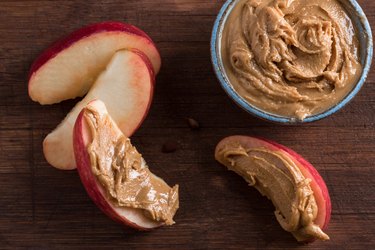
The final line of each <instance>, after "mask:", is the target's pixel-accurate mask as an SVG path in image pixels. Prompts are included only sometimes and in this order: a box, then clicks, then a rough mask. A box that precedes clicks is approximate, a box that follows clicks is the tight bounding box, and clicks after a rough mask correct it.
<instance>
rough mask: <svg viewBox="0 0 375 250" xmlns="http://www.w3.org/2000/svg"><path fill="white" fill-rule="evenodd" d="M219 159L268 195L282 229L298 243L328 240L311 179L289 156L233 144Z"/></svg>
mask: <svg viewBox="0 0 375 250" xmlns="http://www.w3.org/2000/svg"><path fill="white" fill-rule="evenodd" d="M216 159H217V160H218V161H219V162H220V163H222V164H223V165H225V166H226V167H228V168H229V169H230V170H232V171H234V172H236V173H237V174H239V175H240V176H242V177H243V178H244V179H245V180H246V181H247V182H248V183H249V184H250V186H253V187H255V188H256V189H257V190H258V191H259V192H260V193H261V194H262V195H264V196H267V197H268V198H269V199H270V200H271V201H272V203H273V205H274V206H275V208H276V211H275V216H276V218H277V220H278V222H279V223H280V225H281V227H282V228H283V229H284V230H285V231H287V232H290V233H292V234H293V236H294V237H295V238H296V239H297V240H298V241H307V240H310V239H312V238H317V239H321V240H329V237H328V235H327V234H325V233H324V232H323V231H322V229H321V228H320V227H319V226H318V225H316V224H315V223H314V221H315V219H316V217H317V214H318V206H317V203H316V200H315V197H314V192H313V191H312V189H311V187H310V182H311V180H310V179H308V178H305V177H304V175H303V174H302V173H301V170H300V169H299V168H298V166H296V164H295V163H294V162H293V160H292V159H290V157H289V156H288V155H286V154H284V153H282V152H281V151H272V150H269V149H266V148H262V147H260V148H251V149H249V148H245V147H243V146H242V145H240V143H238V144H237V143H233V144H227V145H225V147H223V148H221V149H220V150H219V151H218V152H217V153H216Z"/></svg>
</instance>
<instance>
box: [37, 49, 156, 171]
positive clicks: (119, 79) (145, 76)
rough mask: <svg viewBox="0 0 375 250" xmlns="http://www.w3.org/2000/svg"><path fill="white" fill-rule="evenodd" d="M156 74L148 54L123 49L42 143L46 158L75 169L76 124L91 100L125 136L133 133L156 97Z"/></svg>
mask: <svg viewBox="0 0 375 250" xmlns="http://www.w3.org/2000/svg"><path fill="white" fill-rule="evenodd" d="M154 81H155V76H154V73H153V68H152V66H151V63H150V62H149V60H148V59H147V57H146V56H145V55H144V54H143V53H142V52H140V51H139V50H136V49H132V50H120V51H118V52H116V53H115V54H114V56H113V57H112V59H111V61H110V63H109V64H108V66H107V69H105V70H104V71H103V72H102V74H101V75H100V76H99V77H98V79H97V80H96V82H95V83H94V85H93V86H92V88H91V89H90V91H89V92H88V93H87V95H86V96H85V98H83V100H82V101H80V102H79V103H78V104H77V105H76V106H75V107H74V108H73V109H72V111H71V112H70V113H69V114H68V115H67V117H66V118H65V119H64V120H63V121H62V123H61V124H60V125H59V126H58V127H57V128H56V129H55V130H54V131H53V132H52V133H50V134H49V135H48V136H47V137H46V138H45V140H44V142H43V151H44V156H45V158H46V160H47V161H48V162H49V163H50V164H51V165H52V166H54V167H56V168H58V169H62V170H71V169H75V168H76V162H75V159H74V153H73V139H72V138H73V126H74V123H75V121H76V119H77V117H78V114H79V112H81V110H82V108H83V107H85V106H86V105H87V104H88V103H89V102H91V101H93V100H95V99H100V100H102V101H103V102H104V103H105V104H106V106H107V108H108V110H109V112H110V113H111V114H112V118H113V119H114V120H115V122H116V123H117V124H118V126H119V128H120V129H121V131H122V132H123V133H124V134H125V135H126V136H131V135H132V134H133V133H134V131H135V130H136V129H137V128H138V127H139V126H140V124H141V123H142V121H143V120H144V119H145V117H146V115H147V113H148V110H149V107H150V105H151V101H152V97H153V85H154Z"/></svg>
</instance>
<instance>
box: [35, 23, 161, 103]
mask: <svg viewBox="0 0 375 250" xmlns="http://www.w3.org/2000/svg"><path fill="white" fill-rule="evenodd" d="M131 48H136V49H138V50H140V51H142V52H143V53H144V54H145V55H147V57H148V58H149V60H150V61H151V63H152V65H153V68H154V72H155V73H158V72H159V70H160V65H161V59H160V54H159V52H158V50H157V48H156V46H155V44H154V43H153V42H152V40H151V38H150V37H148V36H147V34H146V33H145V32H143V31H142V30H140V29H138V28H137V27H135V26H132V25H130V24H126V23H121V22H103V23H98V24H93V25H90V26H87V27H83V28H81V29H79V30H77V31H75V32H73V33H72V34H70V35H69V36H68V37H66V38H64V39H62V40H60V41H59V42H57V43H55V44H54V45H52V46H51V47H50V48H49V49H47V50H46V51H44V52H43V53H42V54H41V55H40V56H39V57H38V58H37V59H36V60H35V62H34V64H33V65H32V67H31V70H30V74H29V95H30V97H31V99H32V100H33V101H35V102H39V103H40V104H42V105H46V104H54V103H59V102H61V101H64V100H68V99H74V98H76V97H81V96H83V95H85V94H86V93H87V92H88V91H89V89H90V87H91V86H92V84H93V83H94V82H95V80H96V78H97V77H98V76H99V74H100V73H101V72H102V71H103V70H104V69H105V68H106V66H107V64H108V63H109V61H110V60H111V58H112V56H113V54H114V53H115V52H116V51H118V50H121V49H131Z"/></svg>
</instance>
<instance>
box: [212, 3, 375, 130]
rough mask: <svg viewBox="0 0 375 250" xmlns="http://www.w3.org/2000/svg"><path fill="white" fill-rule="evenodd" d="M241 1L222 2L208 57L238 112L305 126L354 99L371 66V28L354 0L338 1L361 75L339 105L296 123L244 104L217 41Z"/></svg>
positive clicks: (219, 41) (288, 118) (245, 102)
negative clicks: (354, 39)
mask: <svg viewBox="0 0 375 250" xmlns="http://www.w3.org/2000/svg"><path fill="white" fill-rule="evenodd" d="M242 1H243V0H228V1H227V2H225V4H224V5H223V7H222V8H221V10H220V13H219V14H218V17H217V19H216V22H215V25H214V28H213V32H212V39H211V56H212V63H213V66H214V70H215V74H216V76H217V78H218V79H219V81H220V84H221V86H222V87H223V89H224V90H225V91H226V92H227V94H228V95H229V96H230V97H231V98H232V99H233V100H234V101H235V102H236V103H237V104H238V105H239V106H240V107H241V108H243V109H244V110H246V111H247V112H249V113H251V114H253V115H255V116H257V117H259V118H261V119H265V120H268V121H272V122H276V123H282V124H297V123H308V122H313V121H318V120H320V119H323V118H325V117H327V116H330V115H332V114H334V113H335V112H337V111H338V110H340V109H341V108H343V107H344V106H345V105H346V104H347V103H349V102H350V101H351V100H352V99H353V98H354V96H355V95H356V94H357V93H358V92H359V91H360V89H361V88H362V86H363V84H364V82H365V81H366V78H367V75H368V73H369V70H370V67H371V62H372V55H373V40H372V32H371V27H370V25H369V22H368V20H367V18H366V15H365V14H364V12H363V10H362V8H361V7H360V6H359V4H358V3H357V2H356V1H355V0H338V1H339V2H340V3H341V5H342V6H343V8H344V9H345V10H346V11H347V13H348V14H349V16H350V17H351V20H352V22H353V25H354V26H355V27H356V29H357V32H358V34H359V36H358V39H359V46H360V50H359V56H360V61H361V64H362V67H363V71H362V74H361V78H360V80H359V81H358V83H357V84H356V85H355V87H354V88H353V90H352V91H351V92H350V93H349V94H348V95H347V96H346V97H345V98H344V99H343V100H342V101H340V102H339V103H338V104H337V105H335V106H333V107H331V108H330V109H329V110H327V111H324V112H322V113H320V114H316V115H313V116H309V117H307V118H306V119H304V120H303V121H300V120H298V119H296V118H290V117H284V116H279V115H275V114H272V113H268V112H265V111H263V110H261V109H259V108H257V107H255V106H253V105H251V104H250V103H248V102H247V101H246V100H245V99H243V98H242V97H241V96H240V95H239V94H238V93H237V92H236V91H235V90H234V88H233V87H232V85H231V83H230V81H229V78H228V76H227V74H226V70H225V68H224V64H223V61H222V55H221V41H222V36H223V30H224V27H225V24H226V21H227V19H228V17H229V15H230V14H231V11H232V10H233V8H234V7H235V6H236V4H238V3H239V2H242Z"/></svg>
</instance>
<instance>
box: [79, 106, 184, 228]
mask: <svg viewBox="0 0 375 250" xmlns="http://www.w3.org/2000/svg"><path fill="white" fill-rule="evenodd" d="M85 119H86V122H87V124H88V125H89V127H90V130H91V134H92V138H93V140H92V142H91V144H90V145H89V146H88V152H89V154H90V160H91V165H92V166H91V169H92V171H93V173H94V175H95V176H96V178H97V180H98V181H99V182H100V184H101V186H102V188H103V189H104V190H105V191H106V193H107V195H108V197H109V199H110V200H111V201H112V202H113V203H114V204H115V205H117V206H118V207H129V208H136V209H142V210H143V211H144V215H145V216H146V217H148V218H150V219H152V220H154V221H157V222H161V223H165V224H166V225H172V224H174V221H173V217H174V215H175V213H176V211H177V209H178V207H179V200H178V186H177V185H176V186H174V187H173V188H171V187H169V186H168V185H167V184H166V183H165V182H164V181H163V180H162V179H160V178H159V177H157V176H155V175H154V174H152V173H151V172H150V170H149V168H148V167H147V165H146V162H145V161H144V159H143V158H142V155H141V154H139V153H138V151H137V149H136V148H135V147H134V146H132V144H131V143H130V140H129V138H126V137H125V136H124V135H123V134H122V133H119V132H118V128H117V127H116V125H114V123H113V121H112V119H110V117H109V116H108V114H107V115H101V114H99V113H98V112H97V111H96V110H95V109H93V108H90V107H88V108H87V109H86V112H85Z"/></svg>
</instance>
